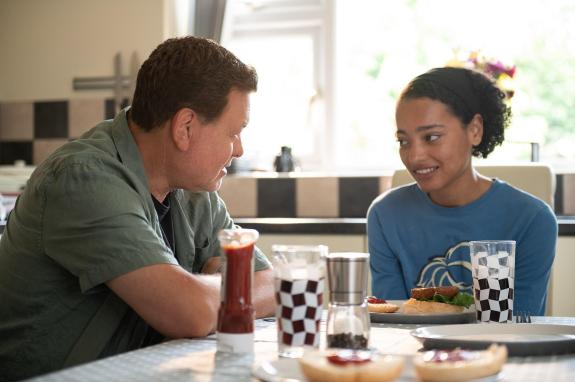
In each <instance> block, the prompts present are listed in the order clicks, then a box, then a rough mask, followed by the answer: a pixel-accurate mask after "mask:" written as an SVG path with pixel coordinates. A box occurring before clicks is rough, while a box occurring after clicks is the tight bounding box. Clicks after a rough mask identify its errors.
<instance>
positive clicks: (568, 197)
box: [562, 174, 575, 215]
mask: <svg viewBox="0 0 575 382" xmlns="http://www.w3.org/2000/svg"><path fill="white" fill-rule="evenodd" d="M562 212H563V215H575V174H563V211H562Z"/></svg>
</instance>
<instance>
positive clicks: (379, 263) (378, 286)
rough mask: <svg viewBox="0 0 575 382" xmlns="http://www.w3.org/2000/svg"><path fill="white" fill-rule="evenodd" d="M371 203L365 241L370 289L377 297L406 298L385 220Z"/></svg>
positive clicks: (399, 267)
mask: <svg viewBox="0 0 575 382" xmlns="http://www.w3.org/2000/svg"><path fill="white" fill-rule="evenodd" d="M377 206H378V204H377V203H376V204H373V205H372V206H371V208H370V209H369V211H368V213H367V241H368V250H369V255H370V257H369V258H370V260H369V261H370V268H371V283H372V284H371V285H372V286H371V289H372V293H373V294H374V295H375V296H376V297H378V298H384V299H406V298H408V293H407V291H406V289H405V280H404V278H403V273H402V269H401V265H400V263H399V259H398V258H397V256H396V255H395V254H394V253H393V251H392V250H391V248H390V246H389V244H388V241H387V239H386V237H385V234H384V230H383V224H385V222H384V221H383V220H382V217H381V216H380V214H379V213H378V207H377Z"/></svg>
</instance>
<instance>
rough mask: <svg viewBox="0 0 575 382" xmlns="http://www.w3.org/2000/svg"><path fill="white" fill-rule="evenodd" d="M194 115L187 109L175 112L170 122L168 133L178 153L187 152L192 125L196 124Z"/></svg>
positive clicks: (190, 139)
mask: <svg viewBox="0 0 575 382" xmlns="http://www.w3.org/2000/svg"><path fill="white" fill-rule="evenodd" d="M197 119H198V118H197V115H196V113H195V112H194V111H193V110H192V109H190V108H187V107H184V108H182V109H180V110H178V111H177V112H176V114H174V116H173V117H172V120H171V122H170V132H171V135H172V139H173V140H174V144H175V145H176V147H177V148H178V150H180V151H187V150H188V149H189V147H190V142H191V141H192V124H193V123H197V122H198V121H197Z"/></svg>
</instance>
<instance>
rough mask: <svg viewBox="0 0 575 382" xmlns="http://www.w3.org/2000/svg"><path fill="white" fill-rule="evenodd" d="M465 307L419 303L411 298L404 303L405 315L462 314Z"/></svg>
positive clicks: (441, 303) (427, 302) (440, 303)
mask: <svg viewBox="0 0 575 382" xmlns="http://www.w3.org/2000/svg"><path fill="white" fill-rule="evenodd" d="M464 310H465V308H464V307H462V306H458V305H451V304H446V303H443V302H435V301H419V300H416V299H414V298H410V299H409V300H407V301H406V302H404V303H403V313H406V314H445V313H462V312H463V311H464Z"/></svg>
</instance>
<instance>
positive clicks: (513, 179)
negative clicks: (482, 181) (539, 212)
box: [391, 163, 555, 208]
mask: <svg viewBox="0 0 575 382" xmlns="http://www.w3.org/2000/svg"><path fill="white" fill-rule="evenodd" d="M475 169H476V170H477V171H478V172H479V173H480V174H482V175H485V176H488V177H490V178H498V179H500V180H503V181H505V182H507V183H509V184H511V185H512V186H514V187H517V188H519V189H521V190H523V191H525V192H528V193H530V194H531V195H533V196H536V197H538V198H539V199H541V200H543V201H544V202H545V203H547V204H548V205H549V206H550V207H551V208H553V204H554V197H555V174H554V173H553V170H552V169H551V167H550V166H548V165H546V164H543V163H525V164H517V165H493V166H475ZM412 182H414V180H413V178H412V177H411V175H410V174H409V172H408V171H407V170H405V169H401V170H396V171H395V173H394V174H393V178H392V179H391V187H398V186H402V185H405V184H408V183H412Z"/></svg>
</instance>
